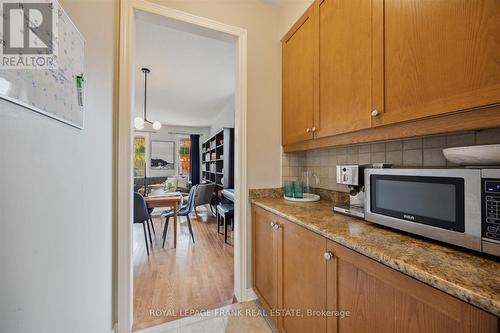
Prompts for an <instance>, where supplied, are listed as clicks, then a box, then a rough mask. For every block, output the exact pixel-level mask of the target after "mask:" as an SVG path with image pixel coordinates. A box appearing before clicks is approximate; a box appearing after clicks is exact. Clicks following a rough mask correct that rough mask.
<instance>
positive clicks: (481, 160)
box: [443, 144, 500, 166]
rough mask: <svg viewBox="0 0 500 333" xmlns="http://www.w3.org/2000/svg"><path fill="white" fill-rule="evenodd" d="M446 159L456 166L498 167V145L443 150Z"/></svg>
mask: <svg viewBox="0 0 500 333" xmlns="http://www.w3.org/2000/svg"><path fill="white" fill-rule="evenodd" d="M443 154H444V157H446V159H447V160H448V161H450V162H452V163H455V164H458V165H471V166H482V165H486V166H488V165H500V144H494V145H484V146H469V147H456V148H446V149H443Z"/></svg>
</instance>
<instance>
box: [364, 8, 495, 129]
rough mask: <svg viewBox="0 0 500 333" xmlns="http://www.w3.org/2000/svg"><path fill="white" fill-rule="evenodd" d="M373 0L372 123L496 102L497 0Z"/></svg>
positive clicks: (376, 123)
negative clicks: (375, 110)
mask: <svg viewBox="0 0 500 333" xmlns="http://www.w3.org/2000/svg"><path fill="white" fill-rule="evenodd" d="M373 1H374V29H375V30H374V33H375V34H377V36H376V37H375V40H376V43H374V49H373V55H374V66H375V71H376V75H375V79H376V80H375V81H374V94H375V99H374V100H375V103H374V107H376V108H377V109H378V111H379V115H378V116H377V115H374V117H373V125H383V124H390V123H397V122H400V121H407V120H412V119H418V118H423V117H428V116H434V115H440V114H445V113H449V112H455V111H461V110H466V109H471V108H477V107H481V106H486V105H491V104H495V103H499V102H500V38H499V36H500V1H499V0H475V1H471V0H439V1H436V0H386V1H383V0H373ZM382 26H383V29H382V28H381V27H382Z"/></svg>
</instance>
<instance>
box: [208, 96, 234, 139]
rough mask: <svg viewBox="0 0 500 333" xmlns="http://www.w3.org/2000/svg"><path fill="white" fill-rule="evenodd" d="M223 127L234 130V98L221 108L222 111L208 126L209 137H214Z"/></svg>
mask: <svg viewBox="0 0 500 333" xmlns="http://www.w3.org/2000/svg"><path fill="white" fill-rule="evenodd" d="M224 127H231V128H234V96H233V97H232V98H230V99H229V100H228V101H227V103H226V104H225V105H224V106H223V107H222V111H221V112H220V113H219V114H218V115H217V117H215V120H214V122H213V124H212V125H211V126H210V135H214V134H215V133H217V132H218V131H220V130H221V129H222V128H224Z"/></svg>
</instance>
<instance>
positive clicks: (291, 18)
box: [279, 0, 314, 39]
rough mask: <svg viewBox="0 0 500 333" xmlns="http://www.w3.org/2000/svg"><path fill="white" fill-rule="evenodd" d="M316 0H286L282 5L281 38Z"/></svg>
mask: <svg viewBox="0 0 500 333" xmlns="http://www.w3.org/2000/svg"><path fill="white" fill-rule="evenodd" d="M313 2H314V0H284V1H282V5H281V6H280V26H279V38H280V39H281V38H282V37H283V36H284V35H285V34H286V33H287V32H288V30H290V28H291V27H292V25H293V24H294V23H295V22H296V21H297V20H298V19H299V18H300V17H301V16H302V14H304V12H305V11H306V9H307V8H308V7H309V6H310V5H311V4H312V3H313Z"/></svg>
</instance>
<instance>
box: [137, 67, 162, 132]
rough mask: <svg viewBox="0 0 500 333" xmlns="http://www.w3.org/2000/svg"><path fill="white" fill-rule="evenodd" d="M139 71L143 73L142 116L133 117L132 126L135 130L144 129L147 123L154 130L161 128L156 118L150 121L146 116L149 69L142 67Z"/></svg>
mask: <svg viewBox="0 0 500 333" xmlns="http://www.w3.org/2000/svg"><path fill="white" fill-rule="evenodd" d="M141 71H142V72H143V73H144V118H141V117H135V118H134V127H135V129H137V130H142V129H144V124H145V123H148V124H150V125H151V126H152V127H153V129H154V130H155V131H158V130H160V128H161V123H160V122H159V121H158V120H155V121H154V122H151V121H149V120H148V118H147V117H146V106H147V89H148V74H149V72H150V70H149V68H146V67H143V68H141Z"/></svg>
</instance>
